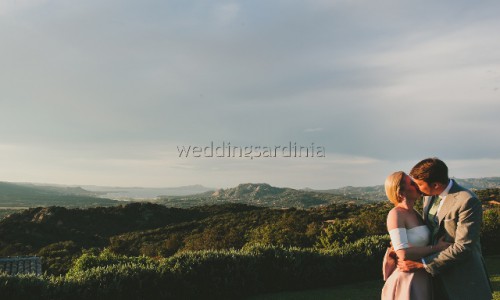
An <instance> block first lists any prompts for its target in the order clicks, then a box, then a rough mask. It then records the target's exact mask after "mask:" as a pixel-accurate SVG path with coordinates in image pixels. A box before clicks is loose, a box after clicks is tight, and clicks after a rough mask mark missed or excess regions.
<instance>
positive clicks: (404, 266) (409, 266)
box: [398, 260, 424, 272]
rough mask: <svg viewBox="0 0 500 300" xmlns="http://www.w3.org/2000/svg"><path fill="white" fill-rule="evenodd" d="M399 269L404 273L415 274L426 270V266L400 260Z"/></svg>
mask: <svg viewBox="0 0 500 300" xmlns="http://www.w3.org/2000/svg"><path fill="white" fill-rule="evenodd" d="M398 269H399V270H400V271H402V272H415V271H416V270H418V269H424V264H423V263H421V262H416V261H413V260H398Z"/></svg>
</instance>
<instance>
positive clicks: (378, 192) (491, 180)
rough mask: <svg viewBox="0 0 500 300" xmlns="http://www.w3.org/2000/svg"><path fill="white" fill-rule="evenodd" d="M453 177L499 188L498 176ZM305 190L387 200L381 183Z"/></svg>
mask: <svg viewBox="0 0 500 300" xmlns="http://www.w3.org/2000/svg"><path fill="white" fill-rule="evenodd" d="M453 179H455V180H456V181H457V183H458V184H460V185H461V186H463V187H465V188H468V189H472V190H483V189H494V188H500V177H484V178H466V179H460V178H453ZM305 190H307V191H315V192H319V193H328V194H334V195H341V196H346V197H351V198H355V199H357V200H365V201H385V200H387V197H386V195H385V189H384V186H383V185H375V186H368V187H353V186H346V187H342V188H338V189H330V190H312V189H305Z"/></svg>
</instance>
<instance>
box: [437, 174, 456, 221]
mask: <svg viewBox="0 0 500 300" xmlns="http://www.w3.org/2000/svg"><path fill="white" fill-rule="evenodd" d="M452 181H453V185H452V186H451V189H450V191H449V192H448V195H447V196H446V198H445V199H444V203H443V205H442V206H441V209H440V210H439V213H438V214H437V218H438V223H441V221H442V220H443V219H444V217H445V216H446V215H447V214H448V212H449V211H450V209H451V208H452V207H453V204H455V196H456V193H457V192H458V191H460V190H461V187H460V186H459V185H458V184H457V183H456V182H455V180H453V179H452Z"/></svg>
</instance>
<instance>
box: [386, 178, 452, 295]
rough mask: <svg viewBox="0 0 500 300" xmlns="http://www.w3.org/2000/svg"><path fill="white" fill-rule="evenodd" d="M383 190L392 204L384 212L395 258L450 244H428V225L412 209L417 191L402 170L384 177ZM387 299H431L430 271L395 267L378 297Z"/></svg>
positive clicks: (411, 257)
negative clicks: (405, 269)
mask: <svg viewBox="0 0 500 300" xmlns="http://www.w3.org/2000/svg"><path fill="white" fill-rule="evenodd" d="M385 193H386V195H387V198H389V200H390V201H391V202H392V203H393V204H394V208H393V209H391V211H390V212H389V214H388V215H387V230H388V231H389V235H390V236H391V242H392V246H393V247H394V251H395V252H396V255H397V257H398V259H400V260H420V259H421V258H422V257H425V256H427V255H429V254H432V253H434V252H439V251H442V250H444V249H446V248H447V247H448V246H449V245H450V244H449V243H446V242H445V241H444V240H443V239H441V240H439V242H438V244H437V245H434V246H432V245H429V240H430V232H429V228H427V226H426V225H425V224H424V221H423V220H422V217H421V216H420V215H419V214H418V213H417V212H416V211H415V210H414V209H413V206H414V204H415V201H417V200H418V199H420V197H421V194H420V191H419V189H418V187H417V185H416V184H415V183H414V182H413V180H412V179H411V178H410V176H408V175H406V174H405V173H404V172H402V171H399V172H395V173H393V174H391V175H389V176H388V177H387V179H386V180H385ZM388 299H394V300H396V299H397V300H402V299H411V300H421V299H432V283H431V278H430V274H428V273H427V272H426V271H425V270H423V269H419V270H417V271H416V272H411V273H409V272H402V271H400V270H399V269H397V268H395V269H394V271H393V272H392V274H391V275H390V276H389V277H388V278H387V280H386V282H385V285H384V287H383V289H382V300H388Z"/></svg>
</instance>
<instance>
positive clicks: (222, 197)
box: [156, 183, 367, 208]
mask: <svg viewBox="0 0 500 300" xmlns="http://www.w3.org/2000/svg"><path fill="white" fill-rule="evenodd" d="M352 201H356V199H354V198H352V197H349V196H343V195H337V194H328V193H320V192H316V191H303V190H296V189H292V188H279V187H273V186H271V185H269V184H267V183H244V184H240V185H238V186H237V187H234V188H229V189H218V190H216V191H215V192H205V193H202V194H196V195H189V196H182V197H160V198H159V200H158V201H156V202H157V203H161V204H165V205H167V206H173V207H191V206H198V205H203V204H219V203H242V204H248V205H257V206H266V207H277V208H282V207H297V208H308V207H313V206H319V205H328V204H333V203H344V202H352ZM358 202H359V203H363V202H367V201H358Z"/></svg>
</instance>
